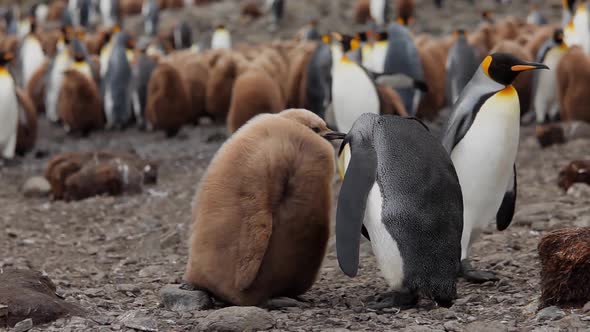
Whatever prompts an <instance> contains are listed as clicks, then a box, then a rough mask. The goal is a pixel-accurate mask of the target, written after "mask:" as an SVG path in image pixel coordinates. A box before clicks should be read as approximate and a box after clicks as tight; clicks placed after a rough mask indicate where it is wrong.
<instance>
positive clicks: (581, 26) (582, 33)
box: [574, 8, 590, 54]
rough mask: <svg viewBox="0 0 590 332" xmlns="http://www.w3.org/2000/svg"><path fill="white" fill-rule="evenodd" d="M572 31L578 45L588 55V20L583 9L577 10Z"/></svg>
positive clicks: (589, 26)
mask: <svg viewBox="0 0 590 332" xmlns="http://www.w3.org/2000/svg"><path fill="white" fill-rule="evenodd" d="M574 29H575V34H576V40H577V43H578V45H580V47H582V49H584V51H585V52H586V54H590V18H589V17H588V11H587V10H586V9H585V8H579V9H578V10H577V11H576V15H574Z"/></svg>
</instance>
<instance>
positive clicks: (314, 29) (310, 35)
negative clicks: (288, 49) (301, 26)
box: [303, 19, 322, 41]
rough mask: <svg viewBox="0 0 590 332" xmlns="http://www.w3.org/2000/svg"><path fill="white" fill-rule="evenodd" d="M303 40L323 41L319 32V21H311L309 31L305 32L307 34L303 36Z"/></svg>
mask: <svg viewBox="0 0 590 332" xmlns="http://www.w3.org/2000/svg"><path fill="white" fill-rule="evenodd" d="M303 39H304V40H318V41H319V40H321V39H322V35H321V34H320V32H319V31H318V20H317V19H311V20H310V21H309V24H308V26H307V29H306V30H305V34H304V35H303Z"/></svg>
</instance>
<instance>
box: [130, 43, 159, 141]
mask: <svg viewBox="0 0 590 332" xmlns="http://www.w3.org/2000/svg"><path fill="white" fill-rule="evenodd" d="M136 57H137V59H136V61H135V63H134V64H133V66H132V71H133V80H132V96H131V98H132V102H133V114H134V115H135V121H136V122H137V125H138V126H139V128H142V129H143V128H144V127H145V110H146V105H147V91H148V84H149V81H150V77H151V75H152V72H153V71H154V69H155V68H156V66H157V65H158V63H157V62H156V61H155V60H154V59H153V58H152V57H150V56H149V55H147V49H140V51H139V53H138V54H136Z"/></svg>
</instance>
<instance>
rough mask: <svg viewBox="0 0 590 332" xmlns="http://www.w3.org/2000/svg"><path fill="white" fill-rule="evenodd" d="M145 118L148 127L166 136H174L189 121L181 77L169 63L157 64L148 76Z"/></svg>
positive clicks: (186, 100)
mask: <svg viewBox="0 0 590 332" xmlns="http://www.w3.org/2000/svg"><path fill="white" fill-rule="evenodd" d="M145 118H146V124H147V127H148V128H150V129H153V130H162V131H164V132H165V133H166V136H167V137H173V136H176V134H178V131H179V130H180V128H181V127H182V126H183V125H185V124H188V123H189V122H190V121H191V119H190V105H189V97H188V95H187V91H185V89H184V86H183V84H182V77H181V76H180V74H179V72H178V71H177V70H176V69H174V67H173V66H171V65H170V64H167V63H160V64H158V65H157V66H156V68H155V69H154V71H153V73H152V75H151V76H150V81H149V83H148V90H147V104H146V110H145Z"/></svg>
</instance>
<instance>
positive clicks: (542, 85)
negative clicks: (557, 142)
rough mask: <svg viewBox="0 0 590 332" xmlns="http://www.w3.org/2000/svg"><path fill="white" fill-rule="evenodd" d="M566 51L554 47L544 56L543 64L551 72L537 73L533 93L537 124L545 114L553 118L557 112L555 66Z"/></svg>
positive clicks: (542, 119)
mask: <svg viewBox="0 0 590 332" xmlns="http://www.w3.org/2000/svg"><path fill="white" fill-rule="evenodd" d="M566 50H567V49H566V48H565V47H564V48H560V47H554V48H552V49H551V50H549V52H547V55H546V56H545V61H544V63H545V64H546V65H547V66H548V67H549V68H553V70H541V71H539V72H538V73H537V75H538V77H537V87H536V91H535V100H534V106H535V114H536V117H537V123H542V122H543V121H544V119H545V117H546V115H547V114H549V115H551V117H554V116H556V115H557V112H558V111H559V99H558V98H557V71H556V70H555V69H556V68H557V65H558V64H559V61H560V60H561V57H562V56H563V55H564V54H565V51H566Z"/></svg>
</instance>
